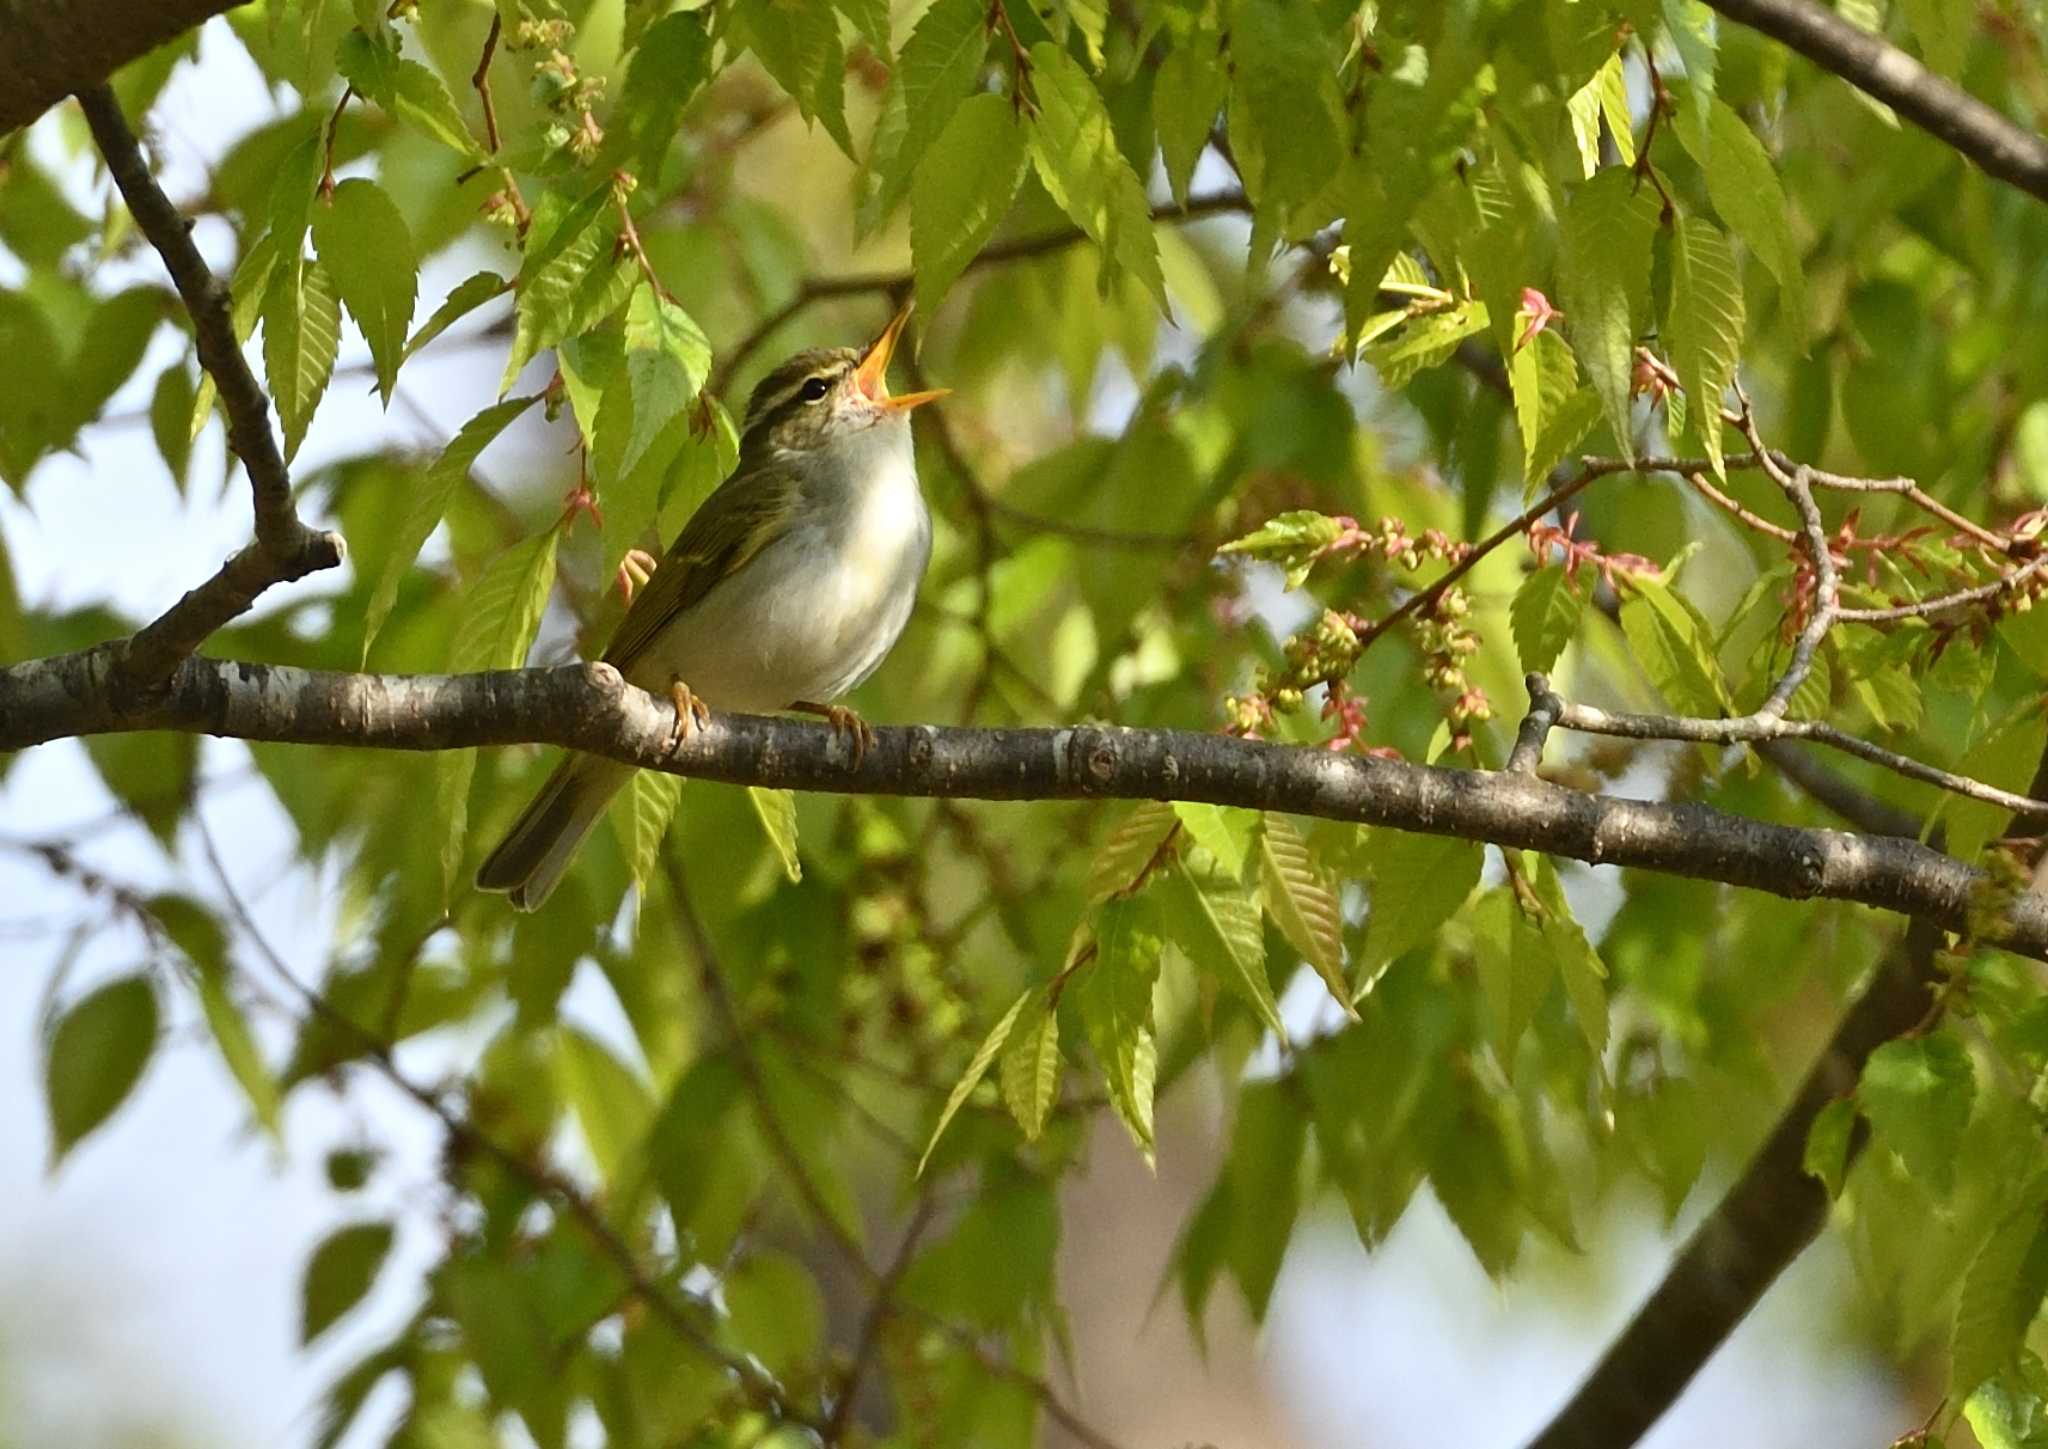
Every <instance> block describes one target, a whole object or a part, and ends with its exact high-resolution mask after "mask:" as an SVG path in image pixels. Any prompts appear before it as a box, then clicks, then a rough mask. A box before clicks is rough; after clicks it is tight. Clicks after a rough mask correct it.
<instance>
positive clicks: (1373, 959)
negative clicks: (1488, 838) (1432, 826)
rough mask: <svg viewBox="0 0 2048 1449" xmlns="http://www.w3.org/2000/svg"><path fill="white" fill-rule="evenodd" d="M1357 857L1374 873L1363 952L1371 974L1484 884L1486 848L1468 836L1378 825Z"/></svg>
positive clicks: (1365, 834)
mask: <svg viewBox="0 0 2048 1449" xmlns="http://www.w3.org/2000/svg"><path fill="white" fill-rule="evenodd" d="M1357 858H1358V860H1359V861H1360V863H1361V864H1363V865H1364V867H1365V868H1366V870H1367V871H1368V872H1369V873H1370V876H1371V883H1372V884H1371V897H1370V904H1369V907H1368V909H1367V912H1366V917H1365V944H1364V946H1363V948H1362V950H1361V952H1360V954H1361V956H1362V957H1363V961H1362V963H1361V964H1362V966H1363V968H1364V971H1365V974H1366V977H1367V979H1368V980H1369V979H1371V978H1372V977H1373V976H1375V975H1377V974H1378V973H1379V971H1380V970H1381V968H1383V967H1384V966H1385V965H1386V964H1387V963H1388V962H1390V961H1393V960H1395V959H1397V958H1398V957H1401V956H1404V955H1406V954H1407V953H1408V952H1410V951H1412V950H1414V949H1415V948H1416V947H1417V946H1420V945H1421V944H1422V943H1423V942H1425V941H1428V940H1430V939H1431V938H1432V937H1434V936H1435V935H1436V933H1437V931H1438V929H1439V928H1440V927H1442V925H1443V923H1444V922H1446V921H1448V920H1449V919H1450V918H1451V917H1452V916H1454V915H1456V914H1457V912H1458V908H1459V907H1461V906H1463V905H1464V904H1465V900H1466V898H1467V897H1468V896H1470V895H1471V894H1472V889H1473V887H1474V886H1476V885H1478V884H1479V871H1480V867H1481V866H1482V865H1483V864H1484V862H1485V858H1486V851H1485V848H1484V847H1483V846H1480V845H1478V844H1475V843H1474V842H1472V841H1469V840H1452V839H1449V838H1446V837H1443V836H1436V835H1414V834H1410V833H1408V832H1406V831H1400V830H1388V829H1384V828H1374V829H1372V830H1368V831H1365V832H1363V836H1362V843H1361V845H1360V846H1359V849H1358V853H1357Z"/></svg>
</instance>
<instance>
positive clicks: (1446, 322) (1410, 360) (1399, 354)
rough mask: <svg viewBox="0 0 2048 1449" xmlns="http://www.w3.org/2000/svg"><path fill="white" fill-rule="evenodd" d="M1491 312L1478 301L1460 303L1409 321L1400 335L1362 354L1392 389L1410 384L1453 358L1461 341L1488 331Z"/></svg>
mask: <svg viewBox="0 0 2048 1449" xmlns="http://www.w3.org/2000/svg"><path fill="white" fill-rule="evenodd" d="M1486 327H1487V311H1486V308H1485V307H1484V306H1482V305H1481V304H1479V303H1477V302H1460V303H1458V304H1457V305H1456V306H1454V307H1450V308H1447V309H1445V310H1444V311H1441V312H1431V313H1428V314H1427V315H1425V316H1421V317H1417V318H1414V319H1412V320H1410V321H1409V323H1408V325H1407V326H1405V327H1403V328H1402V329H1401V330H1400V332H1399V334H1398V335H1396V336H1394V337H1390V338H1388V339H1387V340H1385V341H1383V342H1375V343H1373V344H1372V345H1371V346H1370V347H1367V348H1365V349H1364V350H1363V351H1362V352H1360V353H1359V356H1360V357H1362V358H1363V359H1364V360H1365V361H1367V362H1369V363H1371V364H1372V368H1373V371H1375V372H1377V373H1378V374H1379V375H1380V381H1381V383H1383V384H1384V385H1385V386H1386V387H1387V388H1388V389H1389V390H1390V391H1394V390H1399V389H1400V388H1404V387H1406V386H1407V385H1408V384H1409V383H1410V382H1411V381H1413V380H1414V378H1415V375H1416V374H1417V373H1418V372H1422V371H1425V370H1426V369H1428V368H1432V367H1436V366H1438V365H1440V364H1442V363H1445V362H1448V361H1450V359H1451V354H1452V353H1454V352H1456V351H1457V350H1458V344H1459V343H1460V342H1463V341H1464V340H1465V339H1466V338H1468V337H1472V336H1476V335H1477V334H1478V333H1481V332H1484V331H1485V330H1486Z"/></svg>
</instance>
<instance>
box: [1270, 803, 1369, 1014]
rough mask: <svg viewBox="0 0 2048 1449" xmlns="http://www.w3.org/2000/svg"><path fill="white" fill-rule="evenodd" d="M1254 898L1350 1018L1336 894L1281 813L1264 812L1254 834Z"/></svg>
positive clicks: (1353, 1011) (1305, 845) (1297, 833)
mask: <svg viewBox="0 0 2048 1449" xmlns="http://www.w3.org/2000/svg"><path fill="white" fill-rule="evenodd" d="M1259 901H1260V904H1261V905H1263V906H1264V907H1265V909H1266V914H1267V915H1268V916H1269V917H1271V918H1272V921H1273V924H1274V925H1276V926H1278V927H1279V928H1280V934H1281V935H1283V936H1285V937H1286V938H1287V944H1288V945H1290V946H1292V947H1293V948H1294V949H1295V950H1297V951H1299V952H1301V954H1302V957H1303V958H1304V959H1305V960H1306V961H1307V962H1308V964H1309V965H1310V966H1312V967H1314V968H1315V973H1316V975H1318V976H1320V977H1322V978H1323V984H1324V985H1325V986H1327V987H1329V988H1330V995H1331V996H1333V997H1335V998H1336V1001H1337V1004H1338V1005H1339V1006H1341V1007H1343V1008H1344V1010H1345V1011H1346V1012H1347V1013H1348V1014H1350V1015H1351V1016H1353V1017H1356V1016H1357V1015H1358V1012H1357V1011H1356V1009H1354V1008H1353V1006H1352V1005H1351V983H1350V982H1348V981H1347V980H1345V978H1344V941H1343V925H1342V921H1341V919H1340V917H1339V916H1338V913H1337V893H1336V891H1335V890H1333V889H1332V888H1331V886H1330V882H1329V879H1328V877H1326V876H1325V875H1324V874H1323V872H1322V871H1321V870H1320V869H1318V868H1317V866H1316V864H1315V862H1314V861H1313V860H1311V859H1310V858H1309V853H1308V842H1307V841H1306V840H1303V839H1302V838H1301V832H1300V831H1298V830H1296V829H1295V828H1294V824H1293V822H1292V821H1290V820H1289V819H1288V818H1287V817H1286V816H1284V815H1275V814H1273V813H1272V812H1271V811H1268V812H1267V813H1266V828H1265V829H1264V830H1263V831H1261V832H1260V834H1259Z"/></svg>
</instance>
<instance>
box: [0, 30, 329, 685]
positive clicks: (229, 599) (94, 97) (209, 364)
mask: <svg viewBox="0 0 2048 1449" xmlns="http://www.w3.org/2000/svg"><path fill="white" fill-rule="evenodd" d="M0 3H5V0H0ZM78 101H79V104H80V105H81V106H82V107H84V109H85V119H86V124H87V125H89V126H91V128H92V134H93V139H94V140H95V141H97V142H98V143H99V148H100V154H101V155H103V156H105V157H106V159H107V169H108V171H110V172H112V173H113V177H114V184H115V185H116V186H118V187H120V189H121V197H122V199H123V200H124V201H126V202H127V203H128V210H129V211H130V212H131V213H133V215H134V217H135V224H136V226H137V227H138V228H140V229H141V231H142V234H143V235H144V236H146V237H148V238H149V242H150V245H151V246H153V247H155V248H156V250H157V252H158V254H159V255H160V256H162V257H163V259H164V266H165V267H166V268H168V269H169V271H170V274H171V281H172V283H173V284H174V285H175V286H176V287H177V289H178V295H179V296H180V297H181V298H183V299H184V303H185V310H186V311H188V312H189V313H191V314H192V334H193V338H194V340H195V341H196V343H197V345H198V349H199V361H200V364H201V365H202V366H204V367H205V368H206V370H207V372H209V373H210V374H212V376H213V380H214V383H215V385H216V386H217V387H218V388H219V389H220V399H221V405H222V406H223V407H224V408H225V409H226V410H227V415H228V446H229V447H230V448H232V449H233V450H234V453H235V456H236V457H238V458H240V459H241V460H242V466H243V468H244V469H246V470H247V472H248V474H249V488H250V492H251V493H252V494H253V495H254V500H255V511H256V539H255V542H253V543H251V544H250V545H249V546H248V547H246V548H243V549H241V550H239V551H238V552H237V553H236V554H235V556H234V557H233V558H231V559H229V560H228V561H227V562H226V563H225V564H222V565H221V568H220V571H219V572H218V573H216V574H215V575H214V576H213V577H212V578H210V579H208V580H207V581H206V582H205V583H203V584H201V585H200V586H199V587H198V588H196V589H193V590H192V591H191V592H189V593H187V594H186V595H185V596H184V597H183V598H181V599H179V600H178V602H177V603H175V604H173V605H171V607H170V608H169V609H167V610H165V611H164V613H163V614H161V615H160V616H158V617H157V619H156V620H154V621H153V622H152V623H150V624H149V625H148V626H146V627H145V628H144V629H143V630H142V631H141V632H140V633H138V634H136V635H135V637H134V638H132V639H130V640H129V641H128V642H127V644H126V646H125V652H124V654H123V657H122V666H121V667H122V670H123V672H124V673H125V675H126V676H127V682H128V684H129V686H130V688H131V690H133V691H137V692H146V691H148V690H150V689H152V688H154V687H155V686H156V685H157V684H158V683H160V682H161V681H162V680H163V679H165V678H166V677H168V676H169V674H170V672H171V670H172V669H174V668H175V667H176V666H177V663H178V661H179V660H181V659H183V658H185V657H186V656H187V655H189V654H190V653H192V651H193V650H195V649H197V648H198V647H199V646H200V644H201V643H203V642H204V641H205V639H206V637H207V636H208V635H209V634H211V633H213V631H214V630H216V629H218V628H220V627H221V625H223V624H225V623H227V622H228V621H229V620H231V619H233V618H235V617H236V616H237V615H239V614H242V613H244V612H245V611H247V609H248V608H249V606H250V605H251V604H253V603H254V602H255V601H256V597H257V595H259V594H261V593H262V592H263V591H264V590H265V589H267V588H269V587H270V586H271V585H272V584H282V583H289V582H291V581H292V580H293V579H300V578H304V577H305V576H306V575H307V574H310V573H314V572H317V571H318V570H320V569H330V568H333V567H334V566H335V565H336V564H339V563H340V562H341V559H342V554H343V553H344V551H345V546H344V545H343V543H342V540H341V535H340V534H338V533H323V532H321V531H319V530H317V529H312V528H308V527H306V525H305V524H303V523H301V522H300V521H299V514H298V510H297V509H296V508H295V507H293V505H292V483H291V475H290V474H289V473H288V472H287V471H286V470H285V463H284V455H283V454H282V453H280V452H279V451H278V448H277V436H276V434H275V433H273V432H272V431H271V428H270V401H269V399H268V398H267V397H266V396H265V395H264V392H263V389H262V387H261V386H259V385H258V383H257V381H256V375H255V374H254V373H253V372H251V371H250V370H249V361H248V359H247V358H246V357H244V356H243V355H242V346H241V343H240V342H239V341H237V340H236V337H235V326H234V319H233V317H232V316H231V315H230V313H229V309H228V289H227V286H226V285H225V284H224V283H223V282H222V281H221V280H220V279H219V278H218V277H216V276H214V274H213V272H212V271H211V269H209V268H208V267H207V265H206V259H205V258H204V257H202V256H200V255H199V248H198V247H196V246H194V245H193V244H192V233H191V227H190V225H189V223H187V222H186V220H185V218H184V217H183V216H181V215H179V213H178V209H177V208H176V207H175V206H173V205H171V201H170V198H169V197H167V196H165V195H164V193H163V189H162V188H161V187H159V186H158V185H157V184H156V178H154V177H153V176H151V175H150V174H149V166H148V164H147V163H146V162H145V161H144V160H143V158H142V148H141V147H140V146H138V145H137V144H136V141H135V134H134V132H132V131H130V130H129V129H128V123H127V121H126V120H124V119H123V118H122V115H121V107H120V105H119V104H118V103H117V102H116V101H115V100H114V94H113V92H112V91H110V90H108V89H107V88H106V87H105V86H99V87H97V88H95V89H93V90H90V91H87V92H85V93H84V94H82V95H80V96H79V98H78Z"/></svg>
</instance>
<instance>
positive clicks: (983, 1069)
mask: <svg viewBox="0 0 2048 1449" xmlns="http://www.w3.org/2000/svg"><path fill="white" fill-rule="evenodd" d="M1031 996H1032V992H1031V991H1029V990H1026V991H1022V992H1019V993H1018V995H1017V999H1016V1000H1015V1001H1013V1002H1011V1003H1010V1009H1009V1010H1008V1011H1006V1012H1004V1013H1003V1014H1002V1016H1001V1017H1000V1018H998V1019H997V1021H996V1024H995V1025H994V1026H992V1027H990V1028H989V1031H988V1035H987V1036H985V1037H983V1038H982V1039H981V1045H980V1046H979V1047H977V1048H976V1049H975V1052H974V1059H973V1060H972V1061H970V1062H969V1063H968V1064H967V1070H966V1071H964V1072H962V1073H961V1074H960V1080H959V1081H957V1082H955V1083H954V1084H953V1090H952V1091H951V1092H949V1093H947V1095H946V1105H945V1106H944V1107H942V1108H940V1109H939V1120H938V1121H937V1122H936V1123H935V1124H933V1126H932V1135H931V1137H930V1138H929V1139H928V1140H927V1141H926V1142H925V1144H924V1152H923V1153H922V1154H921V1155H920V1156H919V1157H918V1159H917V1173H916V1175H917V1176H919V1177H922V1176H924V1168H925V1164H926V1163H928V1162H930V1161H931V1160H932V1149H933V1148H935V1147H937V1146H938V1145H939V1138H940V1137H942V1136H944V1135H945V1131H946V1125H947V1124H948V1123H950V1122H951V1121H952V1120H953V1117H954V1115H955V1114H956V1113H958V1112H959V1110H960V1108H961V1107H962V1106H964V1105H965V1104H966V1102H967V1098H968V1095H969V1094H970V1093H971V1092H973V1091H974V1089H975V1088H976V1087H977V1086H979V1085H980V1084H981V1079H982V1078H983V1077H984V1076H986V1075H988V1069H989V1067H990V1066H991V1065H993V1064H994V1062H995V1059H996V1054H997V1053H998V1052H1000V1051H1001V1050H1002V1049H1003V1043H1004V1042H1006V1041H1008V1040H1009V1039H1010V1029H1011V1028H1012V1027H1014V1026H1016V1024H1017V1018H1018V1017H1019V1016H1021V1015H1023V1013H1024V1003H1025V1002H1027V1001H1029V1000H1030V999H1031Z"/></svg>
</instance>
